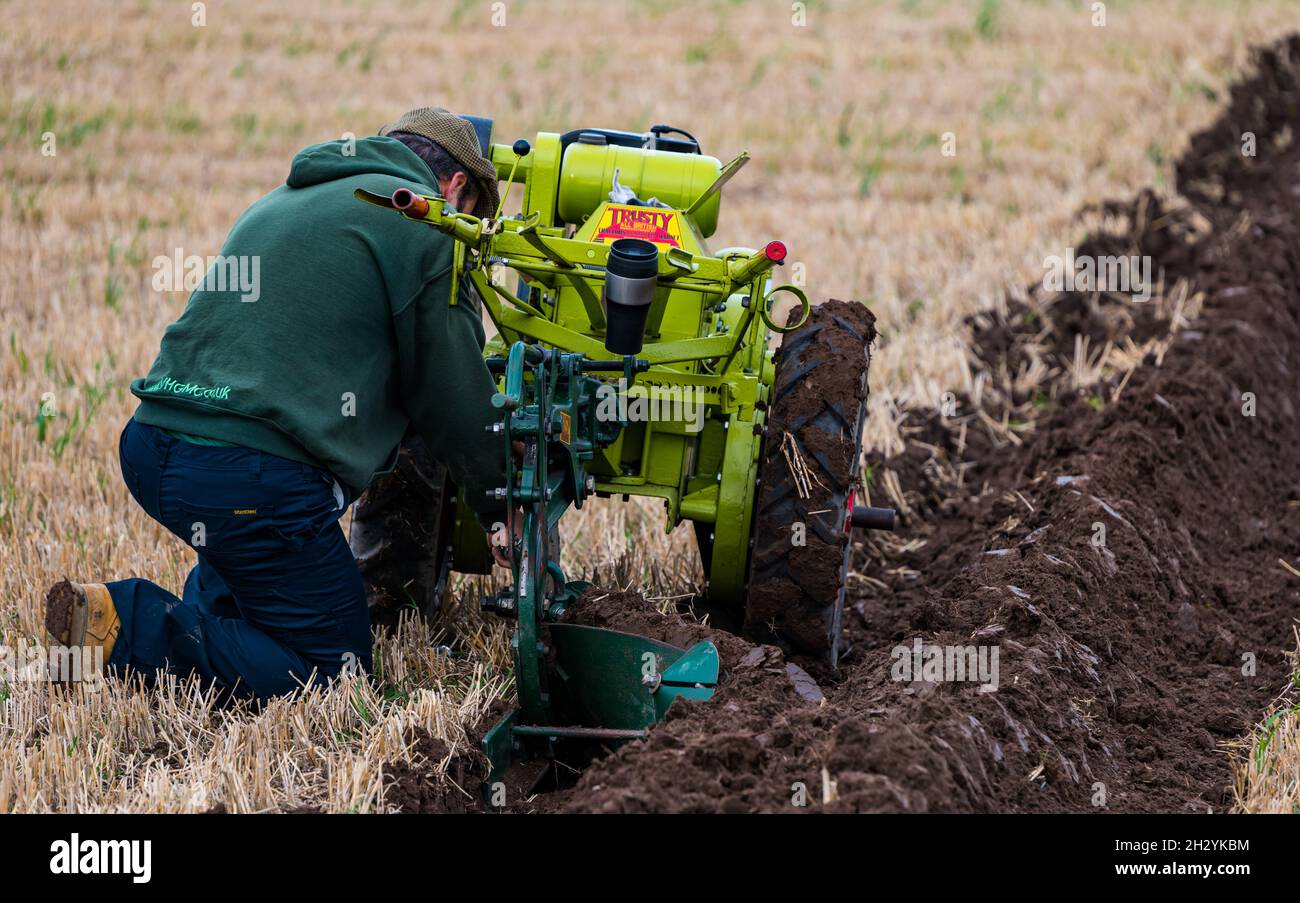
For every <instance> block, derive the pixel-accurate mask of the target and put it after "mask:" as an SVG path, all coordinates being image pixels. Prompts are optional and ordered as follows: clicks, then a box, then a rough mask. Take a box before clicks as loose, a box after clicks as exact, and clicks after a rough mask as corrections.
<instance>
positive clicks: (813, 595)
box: [744, 300, 876, 666]
mask: <svg viewBox="0 0 1300 903" xmlns="http://www.w3.org/2000/svg"><path fill="white" fill-rule="evenodd" d="M798 313H799V311H798V310H796V311H795V312H794V313H793V314H792V318H793V317H795V316H797V315H798ZM875 319H876V318H875V316H874V315H873V314H872V313H871V311H870V310H868V309H867V308H866V307H865V306H864V305H862V304H859V303H856V302H847V301H834V300H832V301H827V302H825V303H824V304H819V305H817V306H815V307H813V309H812V311H811V313H810V314H809V316H808V320H807V322H805V323H804V325H803V326H801V327H799V328H798V329H796V330H794V331H793V332H790V333H788V334H786V336H785V338H784V340H783V341H782V343H781V347H780V348H779V349H778V351H777V355H776V377H775V381H774V382H773V385H772V391H771V395H770V397H769V402H768V411H767V432H766V435H765V439H764V442H763V449H762V452H761V456H760V459H759V476H760V480H759V485H758V494H757V498H756V499H755V514H754V547H753V552H752V553H751V556H750V576H749V588H748V601H747V605H746V609H745V628H744V629H745V634H746V635H748V636H750V637H752V638H754V639H758V640H762V641H766V642H771V641H776V642H778V643H781V644H783V645H786V646H790V647H793V648H795V649H796V650H798V651H800V652H804V653H807V654H812V655H820V656H824V657H825V658H827V660H828V661H829V662H830V664H831V665H832V666H834V665H835V664H836V662H837V660H838V657H839V652H840V648H839V645H840V642H839V638H840V618H841V614H842V612H843V610H844V581H845V577H846V576H847V572H848V564H849V552H850V549H851V546H850V543H849V536H848V532H847V530H846V529H845V525H846V523H847V521H848V518H849V513H850V511H851V510H852V505H853V498H854V496H855V494H856V491H857V489H858V486H859V458H860V456H861V442H862V426H863V423H864V422H865V420H866V414H867V368H868V366H869V364H870V362H871V343H872V341H873V340H874V339H875V337H876V327H875Z"/></svg>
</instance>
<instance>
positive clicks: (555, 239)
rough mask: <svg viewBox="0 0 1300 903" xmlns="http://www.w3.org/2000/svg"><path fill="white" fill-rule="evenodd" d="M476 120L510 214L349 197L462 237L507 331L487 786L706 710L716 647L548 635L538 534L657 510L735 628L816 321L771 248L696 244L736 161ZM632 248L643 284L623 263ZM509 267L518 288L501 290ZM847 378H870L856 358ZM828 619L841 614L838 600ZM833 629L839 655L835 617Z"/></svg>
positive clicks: (502, 359)
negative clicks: (691, 554) (501, 562)
mask: <svg viewBox="0 0 1300 903" xmlns="http://www.w3.org/2000/svg"><path fill="white" fill-rule="evenodd" d="M471 121H472V122H473V123H474V124H475V126H476V128H477V129H478V131H479V138H480V142H481V143H482V145H483V147H484V149H485V155H486V156H488V157H489V158H490V159H491V161H492V162H493V164H494V165H495V167H496V169H497V173H498V176H499V178H500V180H501V181H502V182H503V183H506V191H505V193H504V194H505V197H503V200H502V205H503V207H504V205H505V202H506V198H508V197H509V196H510V194H511V192H512V190H514V186H521V187H522V193H523V198H522V209H521V212H520V213H519V214H518V215H516V216H513V217H503V216H502V215H501V213H500V211H495V212H494V213H493V215H490V216H487V217H484V218H477V217H473V216H469V215H466V214H462V213H457V212H456V211H454V210H453V209H452V208H451V207H450V206H448V205H446V203H445V202H444V201H443V200H442V199H440V198H437V197H419V196H416V195H413V194H412V193H411V192H409V191H404V190H399V191H397V192H395V193H394V195H393V196H392V197H384V196H381V195H374V194H368V193H365V192H358V197H359V199H361V200H364V201H368V202H370V203H373V204H378V205H381V206H385V207H390V208H394V209H396V210H398V211H399V212H400V213H402V214H403V215H404V216H406V217H408V218H410V219H412V220H416V221H418V222H422V223H425V224H427V225H429V226H431V227H433V228H435V229H439V230H441V231H443V232H444V233H447V234H448V235H451V236H452V237H453V238H455V239H456V241H457V245H456V265H457V266H458V267H459V268H460V269H461V270H462V271H463V273H464V274H465V276H467V277H468V279H469V280H470V282H471V283H472V284H473V285H474V287H475V289H476V291H477V294H478V295H479V297H480V298H481V299H482V302H483V305H484V309H485V310H486V311H487V314H488V316H489V317H490V318H491V320H492V322H493V323H494V324H495V326H496V329H497V333H498V334H497V336H496V337H495V338H493V339H492V340H491V341H490V342H489V345H488V348H487V349H486V355H487V357H488V360H489V366H490V368H492V369H493V370H494V372H496V373H498V374H499V376H500V386H501V389H502V391H501V393H500V394H498V395H497V396H496V398H495V399H494V403H496V404H497V406H498V407H499V408H500V409H501V411H502V423H501V424H500V431H501V432H502V433H503V439H504V443H503V446H502V449H503V451H502V453H503V455H507V456H509V455H510V454H511V448H512V443H513V444H514V446H515V447H517V445H518V444H520V443H522V444H523V445H524V447H525V449H526V450H525V454H524V459H523V463H522V464H521V465H517V466H516V467H515V468H514V469H513V474H512V477H511V479H510V481H509V485H508V486H505V487H502V488H501V489H500V490H498V491H497V496H498V497H499V498H503V499H506V500H507V501H508V503H509V504H510V505H511V506H512V507H515V508H519V509H522V510H523V512H524V530H523V542H522V544H521V545H518V546H517V547H516V548H515V549H514V553H513V560H514V567H513V572H514V573H513V576H514V578H515V579H514V584H513V586H511V587H509V588H508V589H506V590H503V591H502V592H501V593H498V594H497V596H495V597H492V598H490V599H488V600H485V603H484V607H485V609H487V610H490V611H493V612H495V613H497V614H500V615H504V616H507V617H511V618H515V619H517V627H516V632H515V637H514V641H513V643H514V655H515V664H516V670H515V678H516V685H517V690H518V696H519V708H518V709H517V710H515V711H513V712H512V713H510V715H509V716H507V717H506V718H505V719H503V720H502V722H501V723H500V724H498V725H497V726H496V727H495V728H494V729H493V730H492V731H491V732H490V733H489V735H488V736H487V737H486V738H485V740H484V743H483V746H484V750H485V752H487V753H488V756H489V758H490V759H491V760H492V762H493V778H495V777H497V776H498V775H499V773H500V772H501V771H502V770H503V769H504V768H505V767H506V765H508V764H509V762H510V761H512V760H515V759H518V758H520V757H530V756H539V755H547V754H551V753H553V752H554V746H555V744H557V743H564V742H566V741H584V742H591V741H597V742H601V743H604V744H606V745H609V744H616V743H619V742H624V741H626V740H628V739H632V738H635V737H639V736H643V735H644V731H645V729H646V728H648V727H649V726H650V725H651V724H653V723H654V721H655V720H657V719H658V718H661V717H662V715H663V712H664V711H666V709H667V705H668V703H670V702H671V701H672V700H673V699H674V698H678V697H680V696H685V697H687V698H693V699H703V698H707V697H708V696H709V695H711V694H712V692H713V690H712V687H713V686H714V684H716V682H717V680H718V679H719V663H718V656H717V651H716V649H714V648H713V647H712V644H709V643H702V644H697V646H696V647H692V649H690V650H680V649H674V648H673V647H668V646H664V644H662V643H656V642H655V641H653V640H650V639H647V638H643V637H634V636H631V635H629V634H623V633H618V632H616V631H607V630H596V629H594V628H590V627H583V626H581V625H576V624H565V623H561V619H562V615H563V612H564V610H565V609H566V607H567V606H569V605H570V604H572V602H573V601H574V600H575V599H576V597H577V595H578V593H579V592H580V591H581V589H582V588H583V585H582V584H573V583H569V582H568V581H567V580H566V579H565V577H564V575H563V571H562V570H561V569H560V567H559V562H558V561H557V560H555V559H556V555H555V554H554V553H555V551H556V550H555V549H554V548H553V547H552V540H551V537H552V536H553V535H554V531H555V525H556V524H557V523H558V520H559V518H560V517H561V516H562V515H563V514H564V512H565V511H566V510H568V508H569V507H575V506H577V507H580V506H581V505H582V504H583V502H584V500H585V499H586V498H588V497H589V496H591V495H593V494H594V495H598V496H633V495H639V496H650V497H654V498H657V499H660V500H662V502H663V505H664V509H665V528H666V529H668V530H671V529H673V528H674V527H676V526H677V525H678V524H679V523H680V522H681V521H683V520H689V521H691V522H692V523H693V524H694V526H695V532H696V536H697V538H698V539H699V544H700V552H701V558H702V561H703V563H704V567H705V572H706V576H707V579H708V597H709V603H710V605H711V606H712V607H714V608H716V609H718V610H730V611H733V612H735V615H736V617H735V623H737V624H740V623H741V622H743V620H744V611H745V604H746V589H747V581H748V578H749V569H750V567H751V559H752V550H753V537H752V536H751V532H752V530H753V528H754V524H755V516H754V515H755V498H756V495H757V486H758V484H759V467H760V455H761V453H762V451H763V448H764V433H765V425H766V422H767V417H768V413H767V408H768V405H769V402H770V401H771V392H772V386H773V382H774V377H775V365H774V358H773V351H772V350H771V349H770V348H769V347H768V346H769V338H770V337H771V335H772V334H773V333H777V332H790V331H793V330H795V329H798V328H799V326H800V325H802V324H803V322H804V321H805V320H806V319H807V318H808V314H809V309H810V307H809V303H808V299H807V297H806V296H805V294H804V293H803V291H802V290H801V289H799V288H798V287H796V286H793V285H774V284H773V280H772V272H773V270H774V268H776V267H777V266H779V265H781V264H782V262H783V261H784V259H785V255H786V249H785V246H784V245H783V244H781V243H780V242H779V241H769V242H767V243H766V244H765V245H764V246H763V247H762V248H759V249H757V250H754V249H727V250H723V251H718V252H712V251H711V250H710V248H709V247H708V244H707V240H708V238H709V237H710V236H711V235H712V234H713V233H714V231H715V229H716V227H717V222H718V215H719V209H720V198H721V188H722V186H723V185H724V184H725V183H726V182H727V181H728V180H729V179H730V178H731V177H732V176H734V175H735V174H736V172H737V171H738V170H739V169H740V168H741V167H742V166H743V165H744V164H745V163H746V162H747V160H748V156H747V155H746V154H743V153H742V154H741V155H739V156H738V157H736V158H735V159H733V160H732V161H731V162H729V163H727V164H726V165H723V164H721V163H720V162H719V161H718V160H717V159H715V158H713V157H709V156H706V155H704V154H702V153H700V150H699V146H698V144H697V143H696V142H695V140H694V139H693V138H691V137H690V136H686V135H685V133H681V132H678V131H677V130H673V129H667V128H666V127H661V126H656V127H655V128H654V129H652V130H651V132H648V133H645V134H640V133H628V132H617V131H610V130H588V131H576V132H568V133H565V134H559V133H548V132H543V133H540V134H539V135H537V137H536V140H535V141H533V142H531V143H529V142H527V141H523V140H520V141H516V142H515V143H514V144H513V145H502V144H492V143H491V142H490V138H489V137H488V134H489V132H490V123H488V121H486V120H474V119H472V118H471ZM680 136H684V137H680ZM647 249H648V250H647ZM625 252H626V253H625ZM629 253H630V254H631V255H632V258H631V259H633V260H634V265H635V266H642V267H645V269H643V270H642V271H641V272H640V275H641V276H642V277H644V278H640V279H637V278H633V277H629V276H625V275H624V270H622V269H620V267H622V266H623V264H622V259H623V257H625V256H626V254H629ZM638 254H639V255H641V256H640V257H639V258H637V257H636V255H638ZM620 255H622V256H620ZM506 270H511V271H513V272H514V274H517V277H516V278H517V281H516V282H515V283H514V284H509V282H508V279H507V276H506V273H505V272H504V271H506ZM627 272H629V273H631V272H633V271H632V270H628V271H627ZM629 286H639V288H630V287H629ZM621 292H635V293H637V294H636V296H635V303H636V305H637V306H635V307H633V306H626V305H624V304H623V303H621V300H620V299H621V298H622V295H621V294H620V293H621ZM781 293H786V294H788V295H790V296H793V298H794V300H795V301H796V302H797V303H798V304H799V305H800V306H801V307H802V314H801V315H800V316H796V317H794V318H793V319H792V321H791V323H790V324H789V325H788V326H778V324H776V323H775V322H773V319H772V316H771V309H772V306H773V303H774V301H775V300H776V298H777V297H778V296H779V295H780V294H781ZM452 303H467V302H466V301H465V299H464V298H459V299H458V298H456V297H454V296H453V298H452ZM629 312H631V313H629ZM628 317H631V318H632V320H634V322H630V321H629V320H628ZM642 322H643V324H644V325H642ZM860 366H861V369H862V371H863V373H864V374H865V367H866V362H865V359H864V360H863V361H862V362H861V365H860ZM863 382H864V387H865V376H864V380H863ZM859 419H860V417H859ZM850 428H852V425H850ZM860 428H861V424H860V423H859V424H858V429H859V430H860ZM855 440H856V437H855ZM853 466H854V468H855V471H856V461H855V462H854V465H853ZM835 491H836V494H835V499H836V500H838V501H836V502H833V504H838V506H839V510H838V511H835V512H832V513H831V514H830V515H829V517H830V518H831V519H828V521H827V523H832V520H833V518H838V519H839V520H838V524H840V525H845V528H846V529H847V520H846V517H847V509H846V508H845V506H848V507H849V508H851V507H852V499H853V497H854V496H853V489H852V488H851V487H849V486H847V485H845V486H843V487H836V490H835ZM460 508H461V510H464V506H463V505H462V506H460ZM462 520H463V523H462V524H461V525H460V527H459V528H457V529H456V530H455V533H454V536H455V541H454V545H455V549H454V554H453V563H452V566H453V567H455V569H457V570H463V571H471V572H473V571H477V572H486V571H487V570H488V569H489V566H490V557H489V556H488V555H487V550H486V545H485V543H484V539H483V534H482V533H479V532H478V531H477V530H476V529H474V528H473V526H472V518H463V519H462ZM835 529H838V526H836V527H835ZM840 579H841V583H842V574H841V575H840ZM826 604H827V607H828V609H829V608H837V606H842V590H841V598H839V599H836V600H826ZM826 620H827V623H826V625H825V629H826V632H827V638H826V646H827V649H828V650H829V654H830V656H831V658H832V660H833V658H834V655H835V651H836V649H837V642H838V624H839V622H838V610H836V611H835V612H834V613H833V614H832V615H828V616H827V619H826Z"/></svg>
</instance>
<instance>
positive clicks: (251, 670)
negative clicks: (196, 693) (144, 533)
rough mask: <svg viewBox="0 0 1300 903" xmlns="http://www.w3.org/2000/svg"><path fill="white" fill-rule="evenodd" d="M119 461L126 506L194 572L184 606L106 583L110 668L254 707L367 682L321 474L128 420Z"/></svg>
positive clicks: (334, 514) (158, 592)
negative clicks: (205, 688)
mask: <svg viewBox="0 0 1300 903" xmlns="http://www.w3.org/2000/svg"><path fill="white" fill-rule="evenodd" d="M119 454H120V456H121V461H122V476H123V478H124V479H125V480H126V485H127V488H128V489H130V490H131V495H133V496H134V497H135V500H136V501H137V502H139V503H140V506H141V507H142V508H144V510H145V512H146V513H148V515H149V516H150V517H152V518H153V519H154V520H156V521H158V522H159V523H160V524H162V525H163V526H164V527H166V528H167V529H168V530H170V531H171V532H172V533H174V534H175V535H176V536H178V537H179V538H180V539H182V540H183V541H184V542H185V543H186V544H188V545H190V546H191V547H192V548H193V549H194V550H195V552H197V553H198V564H197V565H196V566H195V567H194V568H193V570H191V571H190V574H189V577H188V579H187V580H186V581H185V589H184V591H183V593H182V594H181V596H180V598H177V597H176V596H174V595H173V594H171V593H170V592H168V591H167V590H165V589H163V588H162V587H160V586H158V585H157V584H154V583H151V582H149V581H148V580H138V579H132V580H119V581H116V582H114V583H110V584H108V589H109V592H110V593H111V594H112V596H113V603H114V605H116V607H117V613H118V616H119V617H120V618H121V619H122V630H121V633H120V634H119V636H118V639H117V645H116V647H115V648H114V649H113V655H112V656H111V657H110V659H109V662H108V664H109V666H110V667H114V668H117V669H118V671H119V672H122V671H125V670H134V671H136V672H139V673H141V674H143V675H145V676H146V677H147V678H152V676H153V675H154V674H155V673H156V672H157V671H158V670H160V669H161V670H166V671H170V672H173V673H176V674H180V675H189V674H197V675H199V676H200V677H201V678H202V679H203V680H204V681H205V684H206V685H209V686H211V685H215V686H216V687H218V688H219V690H220V691H221V694H222V695H223V696H226V695H229V696H231V697H236V698H250V697H252V698H257V699H266V698H269V697H273V696H279V695H282V694H285V693H289V692H291V691H293V690H295V689H297V688H298V687H300V686H302V685H303V684H307V683H310V682H312V681H316V682H324V681H325V680H327V679H328V678H331V677H334V676H336V675H337V674H338V673H339V672H340V671H347V672H348V673H355V672H357V671H358V670H360V669H364V670H365V671H367V672H369V670H370V668H371V659H370V648H371V647H370V643H371V639H370V614H369V611H368V609H367V607H366V592H365V587H364V585H363V584H362V580H361V574H360V572H359V571H358V570H357V565H356V562H355V560H353V557H352V552H351V550H350V549H349V548H348V543H347V540H346V539H345V538H344V536H343V531H342V529H341V528H340V527H339V524H338V519H339V517H340V516H341V515H342V513H343V512H342V510H341V508H340V507H339V505H338V502H337V500H336V498H335V495H334V480H333V478H332V477H331V476H330V475H329V474H328V473H326V472H325V471H323V470H321V469H319V468H316V467H312V466H310V465H307V464H301V463H298V462H296V461H289V460H287V459H285V458H280V457H277V456H275V455H268V454H265V453H263V452H259V451H254V450H252V449H247V448H230V447H219V446H209V445H196V444H194V443H191V442H186V441H184V440H182V439H177V438H175V437H173V436H170V435H168V434H167V433H164V432H162V431H161V430H158V429H155V428H154V427H151V426H146V425H144V424H140V423H136V422H135V420H132V421H131V422H130V423H128V424H127V425H126V429H125V430H123V431H122V439H121V443H120V446H119ZM313 675H314V676H313Z"/></svg>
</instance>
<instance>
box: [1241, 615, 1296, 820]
mask: <svg viewBox="0 0 1300 903" xmlns="http://www.w3.org/2000/svg"><path fill="white" fill-rule="evenodd" d="M1291 664H1292V673H1291V682H1290V684H1289V685H1288V686H1287V687H1286V688H1285V689H1284V690H1283V692H1282V693H1281V694H1280V695H1279V696H1278V699H1277V702H1276V703H1274V705H1273V706H1272V708H1271V709H1270V711H1269V712H1268V714H1267V715H1265V716H1264V719H1263V720H1262V721H1261V722H1260V723H1259V725H1258V726H1257V727H1256V728H1255V731H1254V733H1253V734H1252V735H1251V736H1250V738H1249V739H1248V740H1246V741H1245V742H1242V743H1240V744H1234V746H1235V747H1236V757H1235V759H1234V768H1233V771H1234V773H1235V777H1236V782H1235V784H1234V787H1233V790H1234V797H1235V805H1234V807H1233V809H1234V811H1236V812H1271V813H1283V814H1289V815H1300V630H1297V632H1296V651H1295V652H1294V653H1293V654H1292V657H1291Z"/></svg>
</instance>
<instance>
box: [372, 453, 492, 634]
mask: <svg viewBox="0 0 1300 903" xmlns="http://www.w3.org/2000/svg"><path fill="white" fill-rule="evenodd" d="M455 504H456V487H455V485H454V484H453V483H452V482H451V480H450V479H449V478H448V476H447V469H446V468H445V467H444V466H443V465H441V464H439V463H438V462H437V461H435V460H433V458H432V457H431V456H430V455H429V454H428V452H427V451H426V450H425V447H424V443H423V442H422V441H420V440H419V439H418V438H415V437H408V438H407V439H406V440H404V441H403V442H402V447H401V449H400V451H399V452H398V459H397V467H396V468H395V469H394V470H393V472H392V473H389V474H386V475H385V476H382V477H380V478H379V479H378V480H376V481H375V482H374V483H373V484H371V486H370V487H369V488H368V489H367V490H366V491H365V492H364V493H363V494H362V496H361V498H360V499H358V500H357V504H356V507H355V509H354V510H353V513H352V525H351V528H350V531H349V534H348V544H349V545H350V546H351V547H352V554H353V555H354V556H355V557H356V559H357V566H358V567H359V568H360V569H361V576H362V578H363V579H364V580H365V584H366V595H367V597H368V598H369V602H370V620H371V623H373V624H375V625H377V626H382V627H392V626H394V625H396V624H397V621H398V618H399V617H400V615H401V612H402V611H404V610H410V609H415V610H416V611H418V612H419V614H420V616H421V617H422V618H425V619H428V618H431V617H432V616H433V615H434V614H435V613H436V612H437V611H438V609H439V608H440V607H441V605H442V597H443V594H444V593H445V592H446V588H447V579H448V575H449V574H450V572H451V563H452V561H451V559H452V553H451V544H452V533H453V529H454V512H455ZM480 535H481V534H480Z"/></svg>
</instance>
